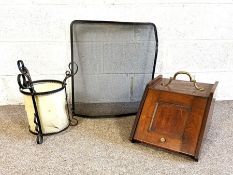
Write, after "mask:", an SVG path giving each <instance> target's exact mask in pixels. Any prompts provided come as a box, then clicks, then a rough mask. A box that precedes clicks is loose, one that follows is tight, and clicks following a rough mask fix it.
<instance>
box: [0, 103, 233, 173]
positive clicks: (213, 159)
mask: <svg viewBox="0 0 233 175" xmlns="http://www.w3.org/2000/svg"><path fill="white" fill-rule="evenodd" d="M232 113H233V102H232V101H218V102H217V103H216V104H215V110H214V115H213V119H212V125H211V128H210V131H209V133H208V135H207V140H205V141H204V142H203V146H202V150H201V155H200V160H199V162H195V161H193V160H191V159H190V158H188V157H185V156H181V155H178V154H172V153H169V152H164V151H162V150H159V149H154V148H151V147H147V146H144V145H141V144H132V143H131V142H130V141H129V140H128V138H129V134H130V131H131V127H132V124H133V121H134V118H135V117H134V116H129V117H125V118H114V119H83V118H80V119H79V122H80V123H79V125H78V126H76V127H70V128H69V129H68V130H66V131H64V132H62V133H60V134H57V135H53V136H49V137H46V138H45V140H44V143H43V144H42V145H37V144H36V143H35V136H34V135H32V134H30V133H29V131H28V127H27V119H26V114H25V112H24V107H23V106H2V107H0V174H2V175H7V174H30V175H34V174H43V175H45V174H78V175H79V174H81V175H82V174H95V175H96V174H101V175H102V174H107V175H108V174H133V175H136V174H140V175H144V174H150V175H153V174H162V175H163V174H172V175H174V174H177V175H179V174H187V175H190V174H195V175H196V174H200V175H207V174H209V175H212V174H216V175H217V174H218V175H219V174H221V175H222V174H233V115H232Z"/></svg>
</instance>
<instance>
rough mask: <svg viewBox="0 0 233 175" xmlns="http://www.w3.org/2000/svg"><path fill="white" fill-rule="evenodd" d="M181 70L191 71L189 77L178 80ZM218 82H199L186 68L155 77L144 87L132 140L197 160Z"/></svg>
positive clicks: (182, 72)
mask: <svg viewBox="0 0 233 175" xmlns="http://www.w3.org/2000/svg"><path fill="white" fill-rule="evenodd" d="M179 74H186V75H188V76H189V79H190V81H183V80H176V76H177V75H179ZM217 84H218V82H215V84H207V83H197V82H196V81H195V80H194V79H192V76H191V75H190V74H189V73H188V72H184V71H180V72H177V73H176V74H175V75H174V77H171V78H170V79H167V78H162V75H160V76H158V77H157V78H155V79H153V80H152V81H150V82H149V83H148V84H147V86H146V89H145V91H144V95H143V97H142V100H141V104H140V107H139V110H138V113H137V116H136V119H135V122H134V126H133V129H132V132H131V138H130V139H131V141H132V142H141V143H145V144H149V145H153V146H156V147H159V148H164V149H167V150H170V151H174V152H178V153H182V154H185V155H188V156H190V157H192V158H193V159H195V160H196V161H198V155H199V150H200V147H201V143H202V140H203V137H204V135H206V133H207V131H208V128H209V126H208V123H210V120H211V119H210V118H211V115H212V111H213V106H214V98H213V95H214V91H215V89H216V86H217Z"/></svg>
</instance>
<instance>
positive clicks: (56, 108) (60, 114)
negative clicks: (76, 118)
mask: <svg viewBox="0 0 233 175" xmlns="http://www.w3.org/2000/svg"><path fill="white" fill-rule="evenodd" d="M32 83H33V87H34V90H35V92H36V93H35V94H34V96H35V100H36V105H37V110H38V114H39V118H40V123H41V129H42V133H43V135H44V134H45V135H46V134H53V133H58V132H61V131H63V130H65V129H66V128H68V127H69V117H68V112H67V107H66V91H65V86H66V85H65V84H64V83H63V82H62V81H58V80H38V81H33V82H32ZM20 91H21V92H22V93H23V94H24V104H25V110H26V113H27V118H28V123H29V130H30V131H31V132H32V133H34V134H36V133H37V132H36V131H35V126H36V125H35V123H34V113H35V109H34V106H33V101H32V96H31V93H30V91H29V90H28V89H21V90H20Z"/></svg>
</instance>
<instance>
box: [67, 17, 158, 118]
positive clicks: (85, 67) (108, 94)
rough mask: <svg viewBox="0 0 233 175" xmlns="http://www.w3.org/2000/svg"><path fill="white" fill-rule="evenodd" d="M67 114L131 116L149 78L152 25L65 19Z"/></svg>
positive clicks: (153, 52)
mask: <svg viewBox="0 0 233 175" xmlns="http://www.w3.org/2000/svg"><path fill="white" fill-rule="evenodd" d="M70 34H71V59H72V60H71V61H72V62H76V63H77V64H78V67H79V70H78V73H77V74H76V75H74V76H73V77H72V107H73V113H74V114H75V115H79V116H88V117H97V116H98V117H100V116H103V117H104V116H118V115H119V116H120V115H128V114H135V113H136V112H137V110H138V107H139V103H140V101H141V98H142V95H143V91H144V88H145V86H146V84H147V83H148V81H150V80H151V79H153V78H154V72H155V65H156V59H157V51H158V38H157V30H156V26H155V25H154V24H153V23H134V22H113V21H83V20H82V21H80V20H76V21H73V22H72V23H71V26H70Z"/></svg>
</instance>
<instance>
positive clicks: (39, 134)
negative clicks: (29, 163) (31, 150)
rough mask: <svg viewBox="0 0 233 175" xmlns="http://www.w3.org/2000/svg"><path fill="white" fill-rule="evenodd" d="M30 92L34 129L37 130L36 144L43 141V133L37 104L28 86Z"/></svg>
mask: <svg viewBox="0 0 233 175" xmlns="http://www.w3.org/2000/svg"><path fill="white" fill-rule="evenodd" d="M30 91H31V94H32V102H33V107H34V111H35V113H34V123H35V125H36V126H35V131H36V132H37V137H36V142H37V144H42V143H43V133H42V129H41V123H40V117H39V113H38V110H37V105H36V99H35V96H34V92H33V90H32V89H31V88H30Z"/></svg>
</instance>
